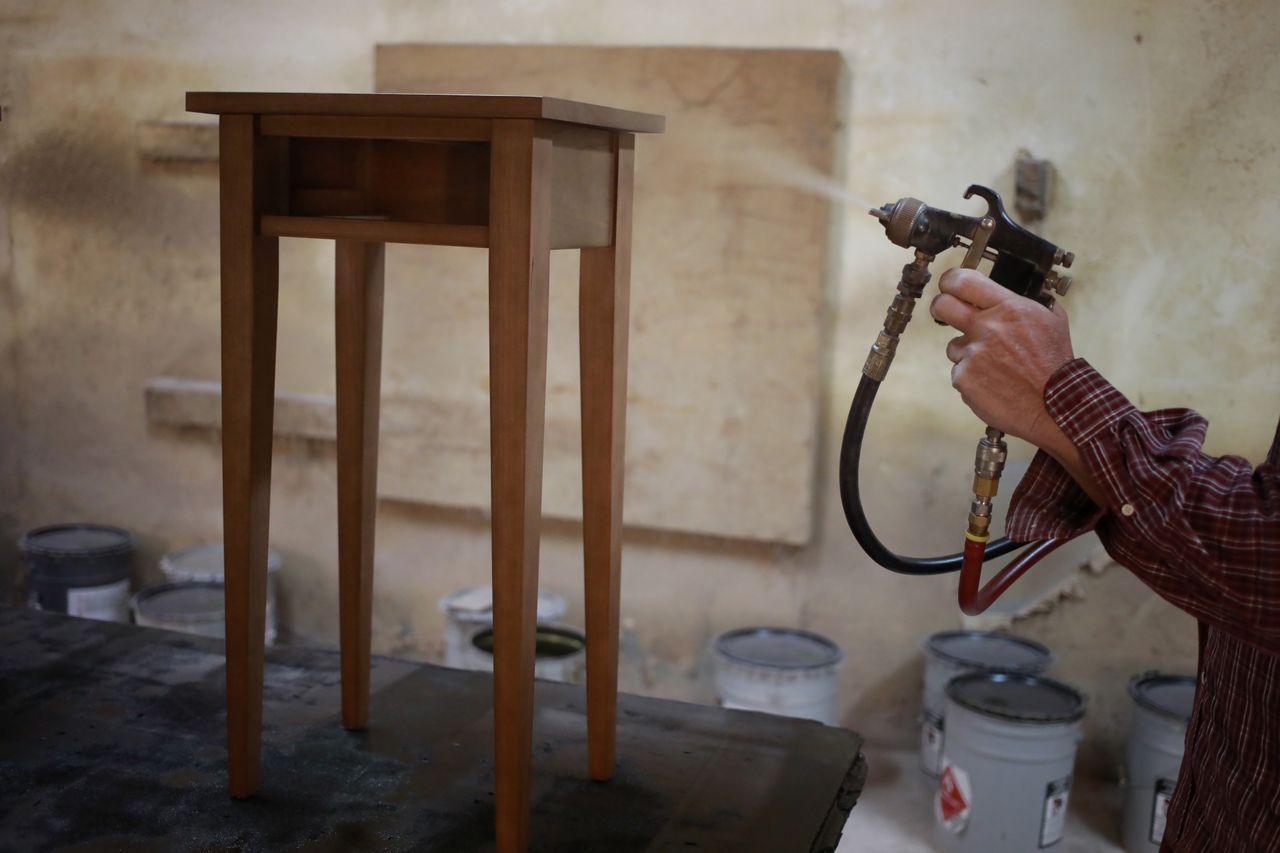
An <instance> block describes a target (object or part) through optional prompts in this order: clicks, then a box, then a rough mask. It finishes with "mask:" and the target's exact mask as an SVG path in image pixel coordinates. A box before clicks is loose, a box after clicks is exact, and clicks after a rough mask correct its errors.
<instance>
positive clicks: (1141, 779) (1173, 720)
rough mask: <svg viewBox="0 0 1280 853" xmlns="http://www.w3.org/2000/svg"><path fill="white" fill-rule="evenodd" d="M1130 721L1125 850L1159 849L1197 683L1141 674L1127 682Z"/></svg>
mask: <svg viewBox="0 0 1280 853" xmlns="http://www.w3.org/2000/svg"><path fill="white" fill-rule="evenodd" d="M1129 695H1130V696H1131V697H1133V720H1132V722H1131V723H1130V724H1129V745H1128V750H1127V756H1126V761H1125V795H1124V849H1125V850H1128V851H1129V853H1147V851H1153V853H1154V851H1156V850H1159V849H1160V842H1161V840H1162V839H1163V838H1164V824H1165V816H1166V815H1167V813H1168V810H1169V800H1170V798H1171V797H1172V796H1173V786H1174V783H1175V782H1177V781H1178V768H1179V767H1180V766H1181V765H1182V748H1183V741H1184V740H1185V739H1186V735H1187V722H1188V721H1189V720H1190V719H1191V705H1192V703H1193V702H1194V701H1195V695H1196V680H1195V677H1194V676H1191V675H1163V674H1161V673H1158V672H1144V673H1142V674H1141V675H1135V676H1134V677H1133V678H1132V679H1130V680H1129Z"/></svg>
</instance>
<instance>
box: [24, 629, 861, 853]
mask: <svg viewBox="0 0 1280 853" xmlns="http://www.w3.org/2000/svg"><path fill="white" fill-rule="evenodd" d="M225 661H226V659H225V657H224V653H223V646H222V641H221V640H215V639H212V638H208V637H194V636H189V635H186V634H176V633H172V632H169V631H160V630H157V629H154V628H138V627H135V626H132V625H117V624H115V623H111V622H97V621H94V620H90V619H75V618H71V617H67V616H61V615H58V614H51V613H38V612H35V611H30V610H17V609H9V608H0V685H3V686H4V689H0V720H3V721H4V725H3V726H0V766H2V767H3V768H4V771H3V772H0V803H5V804H6V805H8V806H11V807H12V808H10V809H9V810H8V814H7V815H6V816H5V818H4V820H0V849H6V850H8V849H24V850H25V849H32V850H34V849H41V850H52V849H62V847H63V846H64V845H66V846H71V845H75V846H76V847H77V849H79V848H80V847H81V846H83V847H84V849H90V848H92V849H94V850H108V849H109V850H124V849H128V850H148V851H149V850H164V851H188V850H190V851H198V850H214V849H216V850H222V849H229V848H232V847H236V848H240V849H245V850H293V849H301V848H305V849H308V850H314V851H321V850H342V851H352V850H366V849H375V850H380V851H410V850H438V851H455V850H467V851H476V853H484V851H491V850H492V849H493V840H492V839H493V715H492V711H491V709H492V704H493V695H492V689H491V688H492V683H493V680H492V677H491V676H490V675H489V674H488V673H480V672H462V671H459V670H451V669H444V668H442V667H437V666H430V665H424V664H417V663H410V662H407V661H398V660H392V659H389V658H382V657H375V658H374V660H373V666H372V671H371V681H372V690H373V696H372V713H371V714H370V719H369V728H368V731H366V732H348V731H346V730H344V729H343V728H342V725H341V723H340V722H339V720H338V708H339V706H340V704H341V698H340V684H339V663H338V654H337V652H333V651H312V650H308V649H300V648H289V647H276V648H271V649H268V651H267V659H266V667H265V686H264V700H265V701H264V712H263V722H264V726H265V727H264V729H263V737H262V746H263V774H262V788H261V789H260V791H259V794H258V796H256V797H254V798H252V799H249V800H244V801H241V802H233V801H232V800H230V799H229V798H228V797H227V793H226V751H225V747H224V744H225V742H226V741H225V734H224V727H225V726H226V704H225V702H226V700H225V694H224V692H223V685H224V679H225V673H226V663H225ZM618 698H619V703H618V771H617V774H616V775H615V777H614V779H613V780H612V781H611V782H609V783H607V784H601V783H599V782H592V781H590V780H589V779H588V778H587V776H586V767H587V752H586V742H587V737H586V719H585V717H584V713H583V711H584V705H585V702H584V701H583V692H582V687H581V686H575V685H568V684H553V683H551V682H545V681H540V682H538V684H537V689H536V705H537V710H536V718H535V722H534V752H535V755H534V761H533V773H534V777H533V786H532V791H531V799H532V805H533V816H532V830H533V842H532V844H531V845H530V853H551V851H563V850H609V851H611V853H643V851H658V850H691V851H693V850H702V851H709V850H732V851H734V853H812V851H816V850H830V849H831V848H832V847H834V845H835V842H836V838H837V837H838V836H839V834H840V831H841V829H842V828H843V825H844V822H845V817H846V815H847V814H848V812H849V809H850V808H852V807H853V803H854V801H855V800H856V799H857V797H858V793H859V792H860V790H861V788H862V784H863V781H864V779H865V775H866V764H865V762H864V760H863V759H862V756H861V754H860V747H861V745H862V739H861V738H859V737H858V736H857V735H856V734H854V733H853V732H850V731H846V730H844V729H837V728H829V727H826V726H823V725H820V724H818V723H815V722H810V721H807V720H792V719H788V718H786V717H775V716H772V715H769V714H752V713H746V712H742V711H729V710H726V709H724V708H717V707H712V706H705V705H688V704H684V703H680V702H668V701H662V700H658V699H646V698H641V697H638V696H628V695H626V694H623V695H621V696H619V697H618ZM854 819H855V820H856V819H857V817H856V810H855V813H854Z"/></svg>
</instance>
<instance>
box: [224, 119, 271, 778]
mask: <svg viewBox="0 0 1280 853" xmlns="http://www.w3.org/2000/svg"><path fill="white" fill-rule="evenodd" d="M219 145H220V148H219V157H220V160H221V168H220V186H221V245H222V513H223V538H224V541H225V545H226V557H225V560H226V562H225V590H226V618H227V626H226V632H227V645H226V649H227V750H228V753H229V755H228V767H229V775H230V789H231V795H232V796H233V797H247V796H249V795H251V794H253V793H254V792H255V791H256V790H257V788H258V774H259V759H260V752H261V747H262V656H263V631H264V628H265V622H266V606H267V537H268V527H269V517H270V503H271V425H272V408H273V406H274V403H275V368H276V312H277V304H278V299H277V294H278V278H279V247H278V241H277V240H276V239H274V238H266V237H262V236H260V235H259V234H258V228H257V214H258V212H259V211H260V209H261V206H262V204H263V197H264V195H265V193H266V192H267V187H266V183H267V182H266V173H267V168H266V165H265V164H264V162H263V160H264V157H265V156H266V151H265V145H264V144H263V143H262V142H261V140H260V138H259V137H258V135H257V132H256V120H255V119H254V117H253V116H243V115H225V116H222V118H221V126H220V131H219Z"/></svg>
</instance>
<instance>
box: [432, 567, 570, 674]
mask: <svg viewBox="0 0 1280 853" xmlns="http://www.w3.org/2000/svg"><path fill="white" fill-rule="evenodd" d="M565 607H566V605H565V601H564V599H563V598H561V597H560V596H558V595H556V594H555V593H554V592H546V591H545V590H539V591H538V616H537V619H538V624H539V625H553V624H555V623H557V622H559V621H560V618H561V617H563V616H564V611H565ZM440 612H441V613H443V614H444V616H445V626H444V665H445V666H448V667H452V668H454V669H477V668H479V669H484V668H485V658H484V657H482V656H476V655H475V654H473V653H472V650H471V638H472V637H474V636H475V635H476V634H477V633H478V632H480V631H483V630H484V629H485V628H488V627H489V626H491V625H492V624H493V587H490V586H469V587H466V588H465V589H459V590H455V591H454V592H451V593H449V594H448V595H446V596H445V597H444V598H441V599H440ZM488 668H489V669H493V664H492V662H491V661H490V663H489V666H488Z"/></svg>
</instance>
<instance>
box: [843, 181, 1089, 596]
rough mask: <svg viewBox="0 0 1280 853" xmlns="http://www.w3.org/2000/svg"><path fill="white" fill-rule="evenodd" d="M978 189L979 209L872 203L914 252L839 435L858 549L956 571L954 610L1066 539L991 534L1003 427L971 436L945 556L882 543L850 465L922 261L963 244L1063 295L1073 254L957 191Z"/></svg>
mask: <svg viewBox="0 0 1280 853" xmlns="http://www.w3.org/2000/svg"><path fill="white" fill-rule="evenodd" d="M973 196H978V197H979V198H981V199H983V200H985V201H986V203H987V212H986V214H984V215H982V216H964V215H962V214H958V213H952V212H950V211H946V210H940V209H938V208H934V207H929V206H927V205H926V204H925V203H924V202H922V201H920V200H919V199H914V198H904V199H900V200H898V201H897V202H894V203H890V204H886V205H885V206H884V207H881V208H878V209H874V210H871V211H870V213H871V215H872V216H875V217H876V218H877V219H879V220H880V222H881V224H882V225H884V230H885V234H886V235H887V236H888V237H889V240H890V241H891V242H893V243H895V244H897V245H899V246H902V247H903V248H906V249H914V250H915V260H914V261H912V262H911V263H909V264H907V265H906V266H904V267H903V268H902V278H901V280H900V281H899V282H898V290H897V293H896V295H895V296H894V298H893V303H892V304H891V305H890V306H889V311H888V313H887V315H886V316H885V322H884V328H883V329H882V330H881V332H880V334H879V336H877V338H876V342H875V344H873V345H872V347H871V353H870V355H868V356H867V361H866V364H865V365H864V366H863V368H862V379H861V380H860V381H859V383H858V390H857V392H856V393H855V394H854V397H853V405H852V406H851V407H850V409H849V419H848V421H847V422H846V424H845V432H844V441H843V443H842V446H841V449H840V499H841V501H842V502H843V504H844V512H845V517H846V518H847V519H848V521H849V527H850V529H851V530H852V531H853V535H854V537H855V538H856V539H857V540H858V544H860V545H861V546H862V547H863V549H864V550H865V551H866V552H867V554H868V555H869V556H870V557H871V558H872V559H873V560H875V561H876V562H877V563H879V564H880V565H881V566H884V567H885V568H886V569H890V570H892V571H895V572H901V573H903V574H911V575H935V574H943V573H946V572H954V571H957V570H958V571H959V572H960V589H959V602H960V609H961V610H962V611H964V612H965V613H967V614H969V615H975V614H978V613H981V612H983V611H984V610H986V609H987V608H988V607H990V606H991V604H992V602H994V601H995V600H996V599H997V598H999V597H1000V595H1001V593H1003V592H1004V591H1005V590H1006V589H1008V588H1009V586H1010V585H1011V584H1012V583H1013V582H1014V581H1015V580H1017V579H1018V578H1019V577H1020V576H1021V575H1022V574H1023V572H1025V571H1026V570H1027V569H1029V568H1031V566H1033V565H1035V564H1036V563H1037V562H1039V560H1040V559H1041V558H1042V557H1044V556H1045V555H1046V554H1048V553H1049V552H1051V551H1053V550H1054V549H1055V548H1057V547H1059V546H1060V545H1062V544H1063V543H1064V542H1065V541H1066V540H1062V539H1046V540H1041V541H1039V542H1031V543H1023V542H1012V541H1010V540H1009V539H1006V538H1004V537H1001V538H999V539H997V540H995V541H990V532H989V528H990V525H991V507H992V500H993V499H994V498H995V496H996V491H997V488H998V486H999V483H1000V475H1001V473H1002V472H1003V470H1004V464H1005V459H1006V457H1007V455H1008V448H1007V446H1006V444H1005V442H1004V434H1003V433H1001V432H1000V431H999V430H997V429H994V428H992V427H988V428H987V431H986V434H985V435H984V436H983V437H982V439H981V440H980V441H979V442H978V450H977V454H976V458H975V460H974V478H973V501H972V503H971V504H970V508H969V526H968V529H967V530H966V531H965V545H964V550H963V551H961V552H959V553H957V554H952V555H949V556H945V557H928V558H912V557H902V556H900V555H898V554H895V553H893V552H892V551H890V550H889V549H888V548H886V547H885V546H884V545H883V544H882V543H881V542H880V540H879V539H877V538H876V535H875V533H873V532H872V530H871V526H870V525H869V524H868V523H867V518H866V514H865V513H864V512H863V509H862V499H861V496H860V494H859V491H858V464H859V461H860V459H861V456H862V439H863V436H864V434H865V433H866V428H867V417H868V415H869V414H870V412H871V405H872V403H873V402H874V401H875V396H876V392H877V391H878V390H879V388H880V383H881V382H883V381H884V378H885V376H887V375H888V373H889V366H890V364H892V363H893V356H894V353H895V352H896V351H897V347H898V340H899V338H900V337H901V335H902V333H903V331H904V330H905V329H906V327H907V323H908V322H909V321H910V320H911V312H912V310H913V309H914V308H915V303H916V300H918V299H919V298H920V296H921V295H922V294H923V293H924V287H925V285H926V284H928V283H929V279H930V277H931V275H930V273H929V264H931V263H933V261H934V259H935V258H936V257H937V256H938V255H939V254H940V253H942V252H943V251H945V250H946V249H949V248H951V247H953V246H961V247H965V248H966V250H967V251H966V253H965V258H964V262H963V264H961V266H964V267H967V268H969V269H976V268H977V266H978V264H979V263H980V262H981V261H983V260H989V261H992V262H993V263H992V267H991V272H990V274H989V275H990V277H991V279H992V280H994V281H995V282H996V283H997V284H1000V285H1002V286H1004V287H1007V288H1008V289H1009V290H1012V291H1013V292H1014V293H1017V294H1019V295H1021V296H1025V297H1027V298H1029V299H1034V300H1035V301H1037V302H1039V303H1040V304H1041V305H1044V306H1045V307H1046V308H1051V307H1052V306H1053V300H1054V298H1055V295H1056V296H1063V295H1065V294H1066V292H1067V289H1068V288H1069V287H1070V286H1071V278H1070V277H1069V276H1065V275H1061V274H1060V273H1058V272H1057V271H1056V270H1055V269H1054V267H1057V266H1061V267H1064V268H1067V267H1070V266H1071V264H1072V261H1074V260H1075V256H1074V255H1073V254H1072V253H1071V252H1066V251H1063V250H1062V249H1060V248H1058V247H1057V246H1055V245H1053V244H1052V243H1050V242H1049V241H1047V240H1045V239H1043V238H1042V237H1039V236H1037V235H1035V234H1033V233H1031V232H1030V231H1028V230H1027V229H1025V228H1023V227H1021V226H1020V225H1017V224H1016V223H1014V222H1013V221H1012V220H1011V219H1009V215H1008V214H1007V213H1006V212H1005V209H1004V204H1003V203H1002V202H1001V200H1000V196H999V194H998V193H996V192H995V191H994V190H991V189H988V188H987V187H983V186H978V185H976V184H974V185H973V186H970V187H969V189H968V190H966V191H965V194H964V197H965V198H972V197H973ZM1024 546H1025V548H1026V550H1024V551H1023V552H1022V553H1021V554H1019V555H1018V556H1017V557H1016V558H1014V559H1013V560H1012V561H1011V562H1010V563H1009V564H1008V565H1006V566H1005V567H1004V568H1003V569H1002V570H1001V571H1000V572H999V574H997V575H996V576H995V577H994V578H992V579H991V581H990V582H989V583H987V585H986V586H982V585H981V581H982V564H983V563H984V562H985V561H987V560H992V559H995V558H996V557H1001V556H1004V555H1006V554H1009V553H1012V552H1014V551H1017V550H1018V549H1020V548H1023V547H1024Z"/></svg>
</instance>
